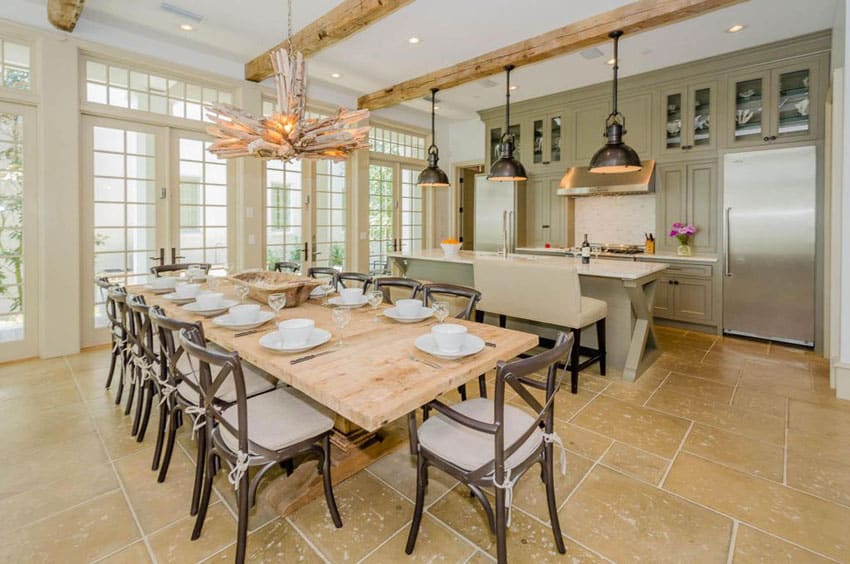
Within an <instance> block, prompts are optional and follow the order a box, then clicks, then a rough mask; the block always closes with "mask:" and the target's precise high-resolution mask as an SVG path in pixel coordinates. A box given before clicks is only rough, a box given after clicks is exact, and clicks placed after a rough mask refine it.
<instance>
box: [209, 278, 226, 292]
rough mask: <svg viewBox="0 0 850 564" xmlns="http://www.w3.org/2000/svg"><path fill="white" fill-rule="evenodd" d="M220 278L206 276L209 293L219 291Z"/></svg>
mask: <svg viewBox="0 0 850 564" xmlns="http://www.w3.org/2000/svg"><path fill="white" fill-rule="evenodd" d="M221 279H222V277H221V276H212V275H210V276H207V288H208V289H209V291H210V292H218V291H219V290H220V289H221Z"/></svg>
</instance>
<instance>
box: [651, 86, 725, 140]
mask: <svg viewBox="0 0 850 564" xmlns="http://www.w3.org/2000/svg"><path fill="white" fill-rule="evenodd" d="M716 90H717V89H716V87H715V85H714V84H713V83H712V84H703V85H697V86H689V87H686V88H678V89H673V90H669V91H666V92H665V93H664V94H663V96H662V101H663V103H664V108H663V110H662V112H661V115H662V116H664V123H663V124H662V125H663V129H662V143H661V147H662V150H663V152H665V153H668V154H672V153H681V152H682V151H698V150H705V149H714V146H715V139H716V135H715V132H714V130H715V129H716V123H715V122H713V121H712V120H713V117H714V115H713V113H714V112H715V111H716V109H715V105H716V104H715V95H714V93H715V92H716Z"/></svg>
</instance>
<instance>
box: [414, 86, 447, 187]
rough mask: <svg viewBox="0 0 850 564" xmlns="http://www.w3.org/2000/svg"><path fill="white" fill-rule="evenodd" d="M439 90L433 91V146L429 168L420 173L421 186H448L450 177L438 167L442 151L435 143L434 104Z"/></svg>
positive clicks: (419, 182) (430, 152) (430, 151)
mask: <svg viewBox="0 0 850 564" xmlns="http://www.w3.org/2000/svg"><path fill="white" fill-rule="evenodd" d="M439 90H440V89H439V88H432V89H431V146H430V147H428V166H427V167H426V168H425V169H423V170H422V172H420V173H419V180H417V181H416V183H417V184H419V185H420V186H441V187H442V186H448V185H449V177H448V176H447V175H446V173H445V172H444V171H443V169H441V168H440V167H439V166H437V161H439V160H440V150H439V149H438V148H437V144H436V142H435V139H436V133H435V128H434V113H435V112H434V110H435V109H436V108H435V106H434V104H435V103H436V101H437V92H438V91H439Z"/></svg>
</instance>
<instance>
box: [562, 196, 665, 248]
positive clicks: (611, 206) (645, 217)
mask: <svg viewBox="0 0 850 564" xmlns="http://www.w3.org/2000/svg"><path fill="white" fill-rule="evenodd" d="M653 232H655V194H641V195H634V196H605V197H598V198H575V224H574V230H573V234H574V235H575V239H574V240H575V241H576V242H579V241H582V240H583V239H584V234H585V233H587V234H588V238H589V239H590V242H591V243H625V244H633V245H643V243H644V239H645V237H644V233H653ZM664 235H665V234H664V233H655V236H656V238H660V237H663V236H664Z"/></svg>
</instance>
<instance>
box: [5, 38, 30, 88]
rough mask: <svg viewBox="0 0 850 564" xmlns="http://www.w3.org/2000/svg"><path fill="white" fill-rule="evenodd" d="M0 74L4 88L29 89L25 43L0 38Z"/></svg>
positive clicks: (27, 51)
mask: <svg viewBox="0 0 850 564" xmlns="http://www.w3.org/2000/svg"><path fill="white" fill-rule="evenodd" d="M0 76H2V80H3V86H5V87H6V88H15V89H17V90H29V89H30V88H31V87H32V76H31V73H30V48H29V47H28V46H27V45H22V44H21V43H15V42H12V41H8V40H6V39H0Z"/></svg>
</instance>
